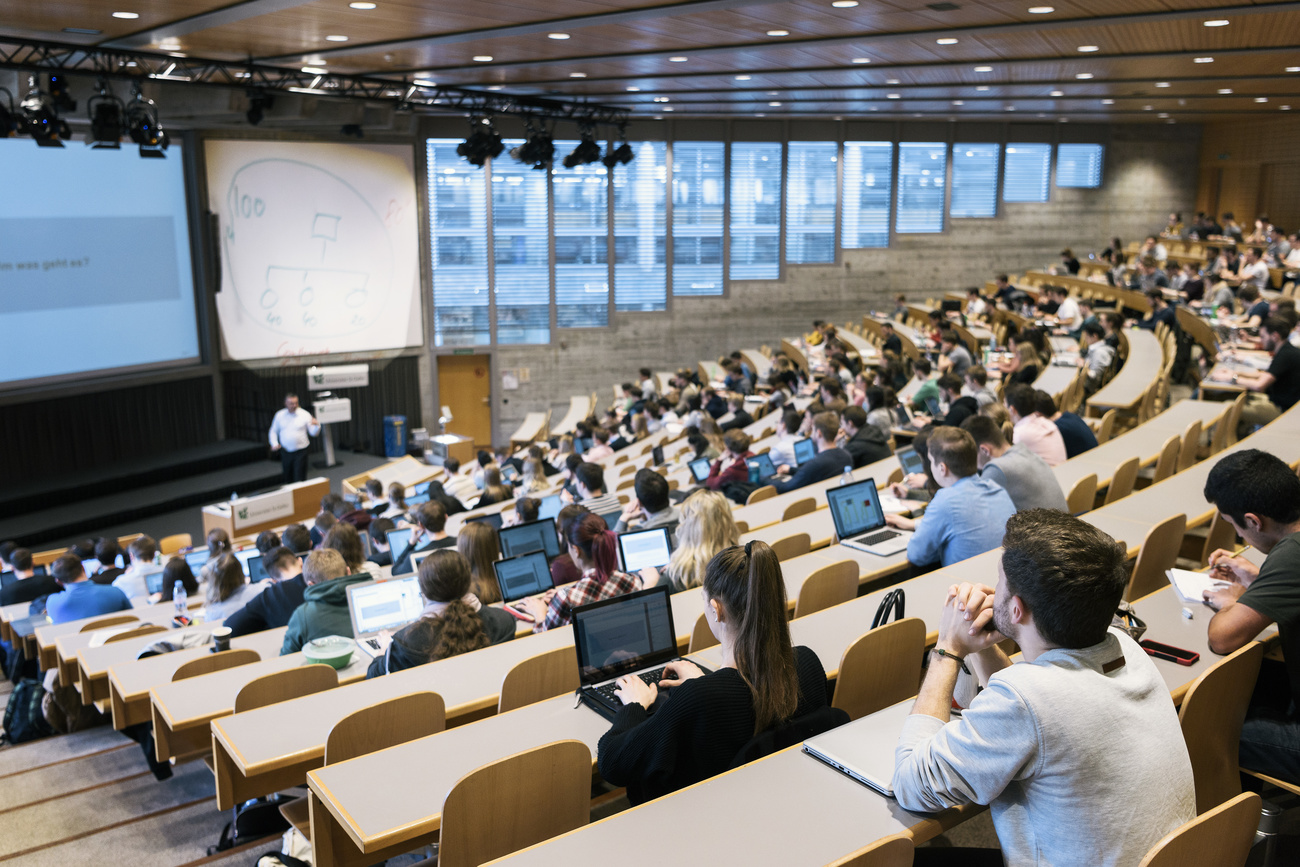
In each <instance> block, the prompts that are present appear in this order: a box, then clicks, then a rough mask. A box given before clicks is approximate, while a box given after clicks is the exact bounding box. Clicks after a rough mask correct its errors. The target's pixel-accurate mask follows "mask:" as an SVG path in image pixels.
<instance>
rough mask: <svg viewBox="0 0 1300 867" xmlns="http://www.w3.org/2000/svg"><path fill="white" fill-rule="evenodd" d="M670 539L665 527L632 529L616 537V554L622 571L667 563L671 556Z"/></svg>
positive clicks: (634, 570) (633, 570)
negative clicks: (621, 565) (620, 562)
mask: <svg viewBox="0 0 1300 867" xmlns="http://www.w3.org/2000/svg"><path fill="white" fill-rule="evenodd" d="M672 553H673V546H672V540H671V538H670V537H669V535H668V528H667V527H655V528H654V529H652V530H634V531H632V532H630V533H623V534H622V535H620V536H619V537H618V556H619V559H620V560H621V561H622V563H623V571H624V572H640V571H641V570H642V569H647V568H650V567H654V568H655V569H658V568H660V567H662V566H666V565H668V558H669V557H671V556H672Z"/></svg>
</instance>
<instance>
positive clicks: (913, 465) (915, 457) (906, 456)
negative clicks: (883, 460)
mask: <svg viewBox="0 0 1300 867" xmlns="http://www.w3.org/2000/svg"><path fill="white" fill-rule="evenodd" d="M894 455H895V456H896V457H897V458H898V463H899V465H900V466H901V467H902V468H903V475H904V476H910V475H912V474H913V473H924V472H925V464H924V463H922V461H921V456H920V454H918V453H917V451H916V449H914V448H912V447H911V446H904V447H903V448H901V449H898V450H897V451H895V452H894Z"/></svg>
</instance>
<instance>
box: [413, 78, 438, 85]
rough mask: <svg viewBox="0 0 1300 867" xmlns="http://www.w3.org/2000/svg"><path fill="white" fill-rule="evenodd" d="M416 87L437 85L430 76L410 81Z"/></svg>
mask: <svg viewBox="0 0 1300 867" xmlns="http://www.w3.org/2000/svg"><path fill="white" fill-rule="evenodd" d="M411 83H412V84H414V85H415V86H416V87H437V86H438V85H437V83H436V82H435V81H434V80H433V79H432V78H417V79H415V81H413V82H411Z"/></svg>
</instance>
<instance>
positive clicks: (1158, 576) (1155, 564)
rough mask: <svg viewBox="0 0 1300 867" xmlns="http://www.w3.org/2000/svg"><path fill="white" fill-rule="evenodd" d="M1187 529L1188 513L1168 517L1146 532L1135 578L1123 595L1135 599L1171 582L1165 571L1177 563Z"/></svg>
mask: <svg viewBox="0 0 1300 867" xmlns="http://www.w3.org/2000/svg"><path fill="white" fill-rule="evenodd" d="M1186 532H1187V516H1186V515H1182V514H1178V515H1174V516H1172V517H1169V518H1165V519H1164V520H1163V521H1161V522H1160V523H1159V524H1156V525H1155V526H1154V527H1152V528H1151V529H1150V530H1148V531H1147V535H1146V538H1145V539H1143V540H1142V548H1141V549H1140V550H1139V551H1138V555H1137V562H1136V563H1134V564H1133V577H1132V578H1130V579H1129V582H1128V592H1127V593H1125V594H1124V598H1125V599H1127V600H1128V601H1130V602H1132V601H1133V600H1135V599H1141V598H1142V597H1143V596H1146V595H1147V594H1148V593H1154V592H1156V591H1157V590H1159V589H1161V588H1162V587H1164V586H1166V585H1167V584H1168V583H1169V579H1168V578H1166V577H1165V572H1166V571H1167V570H1169V569H1172V568H1173V567H1174V564H1175V563H1177V562H1178V552H1179V551H1180V550H1181V549H1182V547H1183V534H1184V533H1186Z"/></svg>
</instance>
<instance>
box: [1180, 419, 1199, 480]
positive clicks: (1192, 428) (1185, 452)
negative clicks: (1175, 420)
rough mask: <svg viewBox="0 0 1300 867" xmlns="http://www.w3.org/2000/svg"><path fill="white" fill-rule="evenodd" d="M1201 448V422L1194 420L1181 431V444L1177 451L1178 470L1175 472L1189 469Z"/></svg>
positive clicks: (1197, 457)
mask: <svg viewBox="0 0 1300 867" xmlns="http://www.w3.org/2000/svg"><path fill="white" fill-rule="evenodd" d="M1200 448H1201V420H1200V419H1196V420H1195V421H1193V422H1192V423H1191V424H1189V425H1188V426H1187V430H1185V431H1183V443H1182V445H1181V446H1180V447H1179V449H1178V469H1177V470H1176V472H1180V473H1181V472H1182V471H1183V470H1185V469H1188V468H1190V467H1191V466H1192V465H1193V464H1195V463H1196V461H1197V460H1198V459H1199V457H1200V456H1199V455H1198V454H1197V453H1198V452H1199V451H1200Z"/></svg>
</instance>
